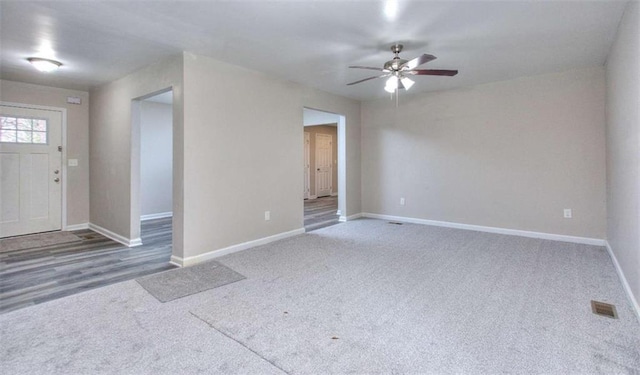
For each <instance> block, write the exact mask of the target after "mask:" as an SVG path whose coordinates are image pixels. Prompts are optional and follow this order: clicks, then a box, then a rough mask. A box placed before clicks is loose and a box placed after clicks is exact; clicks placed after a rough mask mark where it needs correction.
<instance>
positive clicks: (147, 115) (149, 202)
mask: <svg viewBox="0 0 640 375" xmlns="http://www.w3.org/2000/svg"><path fill="white" fill-rule="evenodd" d="M172 107H173V106H172V105H171V104H166V103H155V102H150V101H146V100H143V101H142V102H141V103H140V214H141V216H143V217H144V216H145V215H153V214H165V213H169V212H172V211H173V206H172V201H173V186H172V181H173V165H172V161H173V147H172V143H173V142H172V137H173V115H172Z"/></svg>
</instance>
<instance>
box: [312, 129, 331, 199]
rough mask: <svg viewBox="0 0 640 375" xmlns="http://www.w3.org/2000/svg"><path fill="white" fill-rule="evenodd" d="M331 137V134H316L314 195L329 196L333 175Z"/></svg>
mask: <svg viewBox="0 0 640 375" xmlns="http://www.w3.org/2000/svg"><path fill="white" fill-rule="evenodd" d="M332 144H333V137H332V136H331V134H316V195H317V196H318V197H324V196H327V195H331V176H332V175H333V163H332V161H333V147H332Z"/></svg>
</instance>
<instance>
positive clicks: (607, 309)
mask: <svg viewBox="0 0 640 375" xmlns="http://www.w3.org/2000/svg"><path fill="white" fill-rule="evenodd" d="M591 311H593V313H594V314H596V315H602V316H606V317H608V318H613V319H617V318H618V314H617V313H616V307H615V306H614V305H611V304H609V303H604V302H598V301H591Z"/></svg>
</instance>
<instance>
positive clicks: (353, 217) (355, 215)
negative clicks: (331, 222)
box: [338, 213, 362, 223]
mask: <svg viewBox="0 0 640 375" xmlns="http://www.w3.org/2000/svg"><path fill="white" fill-rule="evenodd" d="M361 217H362V213H358V214H354V215H349V216H345V215H340V218H338V221H340V222H342V223H344V222H345V221H351V220H355V219H359V218H361Z"/></svg>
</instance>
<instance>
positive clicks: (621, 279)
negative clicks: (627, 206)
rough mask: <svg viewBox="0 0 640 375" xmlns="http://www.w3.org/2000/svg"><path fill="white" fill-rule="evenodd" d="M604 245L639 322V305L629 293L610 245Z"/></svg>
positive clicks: (629, 290) (631, 293)
mask: <svg viewBox="0 0 640 375" xmlns="http://www.w3.org/2000/svg"><path fill="white" fill-rule="evenodd" d="M605 245H606V246H605V247H606V248H607V252H608V253H609V256H610V257H611V261H612V262H613V266H614V267H615V269H616V272H617V273H618V278H620V282H621V283H622V287H623V288H624V291H625V292H626V294H627V298H628V299H629V302H630V303H631V307H632V308H633V309H634V310H635V313H636V317H637V318H638V321H639V322H640V305H638V300H636V298H635V296H634V295H633V292H632V291H631V286H629V283H628V282H627V278H626V277H625V276H624V272H622V268H621V267H620V263H618V258H616V255H615V254H614V252H613V249H612V248H611V245H609V241H605Z"/></svg>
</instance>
